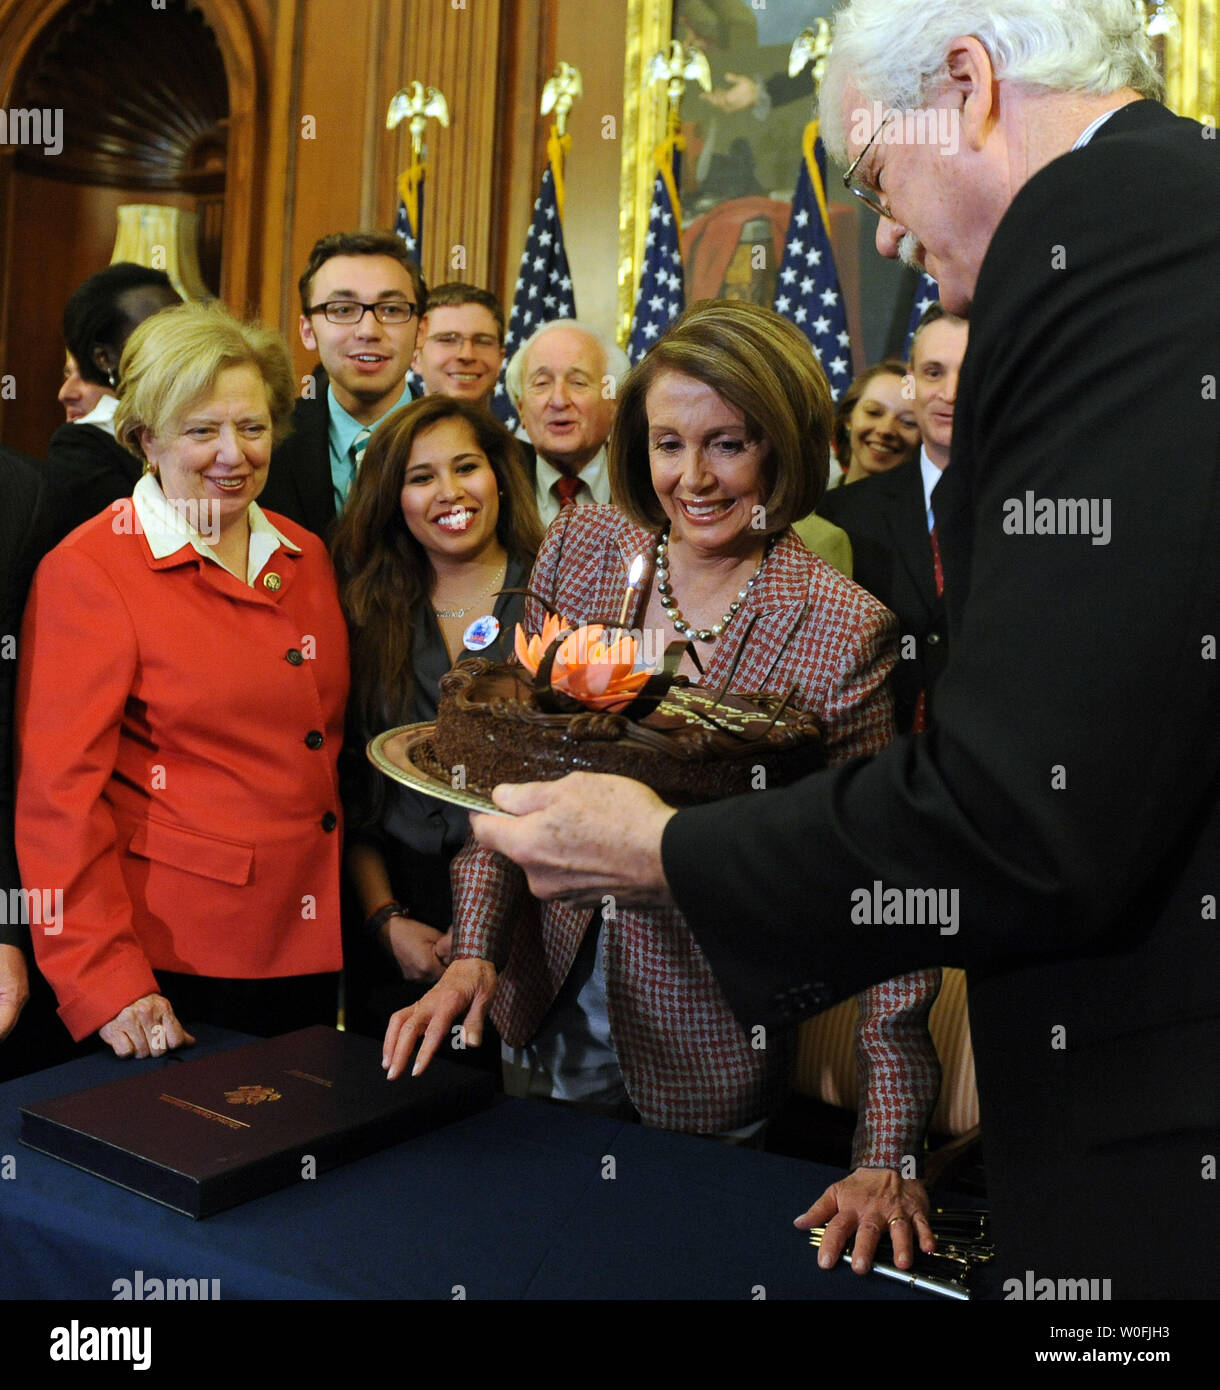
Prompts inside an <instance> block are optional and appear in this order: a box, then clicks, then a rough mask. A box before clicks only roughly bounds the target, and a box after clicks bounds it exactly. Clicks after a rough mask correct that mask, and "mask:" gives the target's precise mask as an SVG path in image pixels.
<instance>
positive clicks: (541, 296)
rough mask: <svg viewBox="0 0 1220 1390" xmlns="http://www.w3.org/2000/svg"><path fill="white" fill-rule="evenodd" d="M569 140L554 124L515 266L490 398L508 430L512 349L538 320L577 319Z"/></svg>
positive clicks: (512, 420)
mask: <svg viewBox="0 0 1220 1390" xmlns="http://www.w3.org/2000/svg"><path fill="white" fill-rule="evenodd" d="M570 143H571V137H570V136H568V135H565V136H563V137H562V138H561V137H560V136H559V135H558V134H557V133H556V131H555V130H554V128H552V130H551V136H550V139H549V140H548V141H547V163H546V168H545V169H544V170H543V173H542V186H541V187H540V188H539V190H538V196H537V198H535V200H534V215H533V217H532V218H531V219H530V229H529V233H528V234H527V236H526V238H525V250H524V251H522V253H521V265H520V267H519V268H518V270H517V288H516V289H515V290H514V291H513V307H512V312H511V313H510V314H509V317H508V329H507V331H506V333H505V335H504V363H505V366H504V367H503V368H501V370H500V379H499V381H497V382H496V389H495V393H494V395H493V396H492V398H491V408H492V412H493V413H494V414H495V415H496V416H497V417H498V418H499V419H500V420H502V421H503V422H504V424H505V425H507V426H508V428H509V429H510V430H515V429H516V428H517V425H518V423H519V422H518V420H517V413H516V410H515V408H514V406H513V403H512V402H511V401H510V400H509V398H508V391H507V390H506V389H505V385H504V372H505V369H506V368H507V365H508V363H509V361H511V359H512V355H513V353H514V352H515V351H516V350H517V348H518V347H519V346H520V345H521V344H522V343H523V342H525V340H526V339H527V338H528V337H529V336H530V335H531V334H532V333H533V332H534V330H535V329H537V328H538V327H539V325H540V324H543V323H547V322H548V321H549V320H551V319H574V318H575V317H576V297H575V295H574V294H573V293H572V275H571V272H570V271H569V269H568V253H567V251H566V249H565V248H564V244H563V164H564V157H565V156H566V154H567V152H568V147H569V145H570Z"/></svg>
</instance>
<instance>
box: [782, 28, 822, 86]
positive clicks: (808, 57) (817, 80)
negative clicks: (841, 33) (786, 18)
mask: <svg viewBox="0 0 1220 1390" xmlns="http://www.w3.org/2000/svg"><path fill="white" fill-rule="evenodd" d="M829 55H830V24H829V22H828V21H827V20H825V19H819V20H818V22H817V23H816V24H815V25H814V26H813V27H812V28H811V29H802V30H801V32H800V33H799V34H798V35H797V36H796V38H794V39H793V40H792V47H791V48H790V49H789V50H788V76H789V77H795V76H796V75H797V74H798V73H799V72H800V71H801V70H802V69H803V68H804V67H805V65H806V63H812V64H813V68H812V75H813V87H814V91H817V89H818V88H819V87H820V86H821V85H822V77H823V75H824V74H825V72H826V59H827V57H828V56H829Z"/></svg>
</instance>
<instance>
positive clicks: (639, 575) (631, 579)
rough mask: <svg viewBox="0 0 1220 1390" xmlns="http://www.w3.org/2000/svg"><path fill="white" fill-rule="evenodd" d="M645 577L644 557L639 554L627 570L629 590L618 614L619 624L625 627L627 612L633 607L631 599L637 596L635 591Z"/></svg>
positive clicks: (624, 596)
mask: <svg viewBox="0 0 1220 1390" xmlns="http://www.w3.org/2000/svg"><path fill="white" fill-rule="evenodd" d="M643 577H644V557H643V556H642V555H637V556H636V557H635V559H634V560H632V562H631V568H630V569H629V570H628V571H627V592H626V593H625V594H624V595H623V607H622V610H621V611H620V613H619V615H618V625H619V627H620V628H621V627H623V626H625V625H626V622H627V613H628V611H629V610H630V608H631V601H632V599H634V598H635V591H636V590H637V589H638V588H639V587H640V580H641V579H643Z"/></svg>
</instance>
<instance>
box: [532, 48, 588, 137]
mask: <svg viewBox="0 0 1220 1390" xmlns="http://www.w3.org/2000/svg"><path fill="white" fill-rule="evenodd" d="M584 94H585V92H584V86H583V84H582V83H581V80H580V69H579V68H577V67H573V66H572V64H571V63H559V64H558V66H557V67H556V68H555V71H554V72H553V73H552V74H551V75H550V77H548V78H547V80H546V83H545V85H544V86H543V88H542V103H541V106H540V108H539V114H540V115H543V116H549V115H550V114H551V112H552V111H554V113H555V131H556V134H558V136H559V138H560V139H563V137H564V135H566V134H567V129H568V112H569V111H571V109H572V106H573V103H574V102H577V101H579V100H580V98H581V97H583V96H584Z"/></svg>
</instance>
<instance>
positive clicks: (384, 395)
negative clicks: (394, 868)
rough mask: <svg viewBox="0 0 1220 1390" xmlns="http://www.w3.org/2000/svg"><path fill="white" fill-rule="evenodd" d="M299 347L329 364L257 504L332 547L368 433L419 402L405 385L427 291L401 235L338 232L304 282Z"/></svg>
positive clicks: (300, 405) (317, 377)
mask: <svg viewBox="0 0 1220 1390" xmlns="http://www.w3.org/2000/svg"><path fill="white" fill-rule="evenodd" d="M300 292H301V321H300V325H299V327H300V333H301V341H302V342H303V343H304V344H305V346H306V347H307V348H309V349H310V351H312V352H316V353H317V354H318V356H319V358H320V359H321V363H320V365H319V366H318V367H317V368H316V369H315V370H314V372H313V374H312V375H311V376H310V377H309V379H308V380H307V382H306V383H305V389H304V390H303V392H302V394H301V399H300V400H299V401H298V402H297V404H296V408H295V410H294V411H293V417H292V427H293V428H292V433H291V434H290V435H289V436H288V438H287V439H285V440H284V441H283V442H282V443H281V444H280V445H279V446H278V447H277V448H276V450H275V453H274V454H273V455H272V458H271V469H270V472H269V473H268V475H267V486H266V487H265V488H264V489H263V493H262V496H261V497H260V498H259V504H260V505H261V506H262V507H264V508H265V509H266V510H268V511H274V512H282V513H283V514H284V515H285V516H287V517H290V518H291V519H292V520H293V521H296V522H299V523H300V524H301V525H302V526H305V527H308V529H309V530H311V531H313V532H315V533H316V534H317V535H319V536H321V537H323V539H328V538H329V536H330V533H331V530H332V529H333V528H334V524H335V521H336V519H337V517H338V515H339V512H340V511H342V509H343V504H344V502H345V501H346V500H347V494H348V490H349V489H350V487H351V485H352V480H353V479H354V478H355V476H356V469H357V468H358V467H359V464H360V459H361V458H362V457H363V455H364V449H365V446H366V445H367V443H368V439H369V435H370V434H371V433H372V431H373V429H374V428H375V427H376V426H377V424H378V423H379V422H380V421H381V420H384V419H385V417H386V416H387V415H389V414H390V412H391V411H394V410H397V409H398V408H399V406H402V405H406V404H407V403H408V402H409V401H410V400H411V391H410V388H409V387H408V385H407V382H406V375H407V371H408V370H409V368H410V366H411V358H412V356H413V355H414V353H415V338H416V334H417V332H418V330H419V319H420V315H421V314H422V313H423V312H424V310H425V308H426V306H427V289H426V287H425V285H424V279H423V276H422V274H421V273H420V269H419V267H418V266H417V265H416V264H415V262H414V261H413V260H412V259H411V258H410V256H408V255H407V251H406V248H405V246H404V245H403V243H402V241H401V239H400V238H399V237H397V236H395V235H394V233H393V232H379V231H373V232H336V233H333V234H332V235H330V236H325V237H323V238H322V239H321V241H319V242H318V243H317V244H316V245H315V246H314V248H313V250H312V251H311V252H310V254H309V261H308V263H307V265H306V266H305V270H304V272H303V273H302V275H301V279H300Z"/></svg>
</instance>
